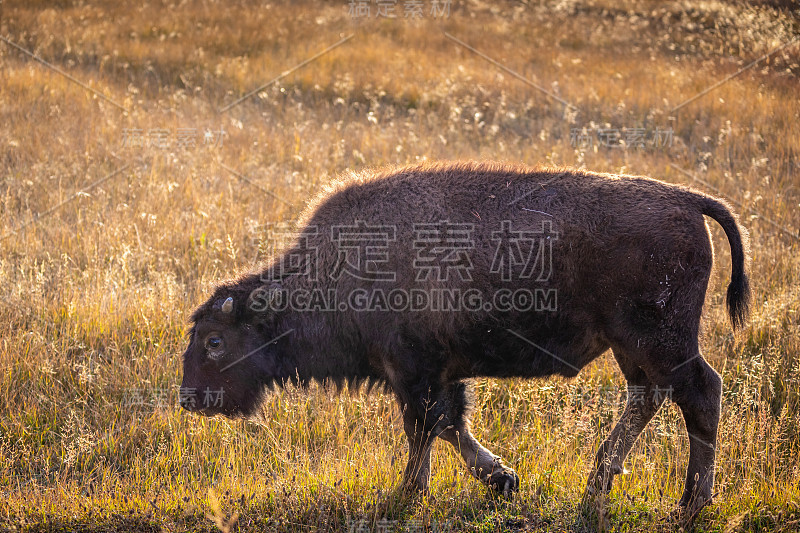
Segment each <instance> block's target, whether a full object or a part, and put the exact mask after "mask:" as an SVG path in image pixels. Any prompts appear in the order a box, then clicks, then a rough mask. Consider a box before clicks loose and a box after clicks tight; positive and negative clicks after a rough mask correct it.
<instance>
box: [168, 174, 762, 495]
mask: <svg viewBox="0 0 800 533" xmlns="http://www.w3.org/2000/svg"><path fill="white" fill-rule="evenodd" d="M704 215H705V216H708V217H711V218H713V219H714V220H716V221H717V223H719V224H720V225H721V226H722V228H723V230H724V231H725V234H726V236H727V238H728V242H729V244H730V249H731V262H732V275H731V281H730V284H729V285H728V289H727V309H728V313H729V315H730V319H731V321H732V325H733V328H734V329H737V328H740V327H741V326H742V325H743V324H744V322H745V320H746V318H747V314H748V308H749V294H750V289H749V283H748V278H747V275H746V273H745V263H746V253H747V235H746V232H745V231H744V230H743V229H742V228H740V227H739V225H738V224H737V221H736V217H735V216H734V215H733V214H732V213H731V209H730V207H729V206H728V205H727V204H726V203H725V202H724V201H722V200H720V199H718V198H713V197H711V196H708V195H705V194H703V193H701V192H698V191H695V190H692V189H690V188H688V187H683V186H677V185H672V184H668V183H664V182H661V181H658V180H655V179H650V178H646V177H639V176H622V175H611V174H599V173H592V172H586V171H583V170H573V169H569V170H564V169H546V168H531V167H526V166H514V165H507V164H501V163H487V162H484V163H463V162H460V163H438V164H424V165H421V166H411V167H405V168H400V169H394V170H386V171H380V172H377V171H376V172H363V173H351V174H349V175H348V176H346V177H343V178H341V179H339V180H337V181H335V182H334V183H333V184H332V185H329V186H328V187H327V190H326V191H325V192H324V193H323V194H321V195H320V196H319V197H318V198H317V199H316V200H315V201H313V202H312V203H311V204H310V206H309V207H308V208H307V210H306V212H305V214H304V215H303V217H302V218H301V220H300V222H299V224H298V225H297V226H296V230H295V231H294V233H293V235H294V238H293V241H292V244H291V246H289V247H288V248H287V249H286V250H285V251H284V252H283V253H282V254H281V255H280V256H278V257H276V258H274V259H273V260H272V261H271V263H269V264H268V265H267V266H266V267H265V268H264V269H263V270H261V271H260V272H257V273H252V274H248V275H244V276H242V277H240V278H238V279H236V280H234V281H231V282H227V283H223V284H221V285H220V286H218V287H217V288H216V290H215V291H214V294H213V295H212V296H211V298H209V299H208V301H206V302H205V303H204V304H202V305H201V306H200V307H199V308H198V309H197V310H196V311H195V312H194V314H193V315H192V318H191V319H192V321H193V326H192V328H191V331H190V342H189V346H188V348H187V350H186V352H185V353H184V354H183V367H184V376H183V383H182V385H181V400H180V401H181V405H182V406H183V407H185V408H187V409H189V410H192V411H197V412H199V413H201V414H203V415H214V414H223V415H226V416H229V417H236V416H243V417H246V416H249V415H251V414H253V413H254V411H256V410H257V408H258V406H259V402H260V400H261V399H262V398H263V396H264V394H265V393H266V392H267V390H269V389H272V388H273V386H275V385H277V386H279V387H280V386H282V385H284V384H286V383H295V384H301V385H302V384H304V383H308V382H310V381H312V380H316V381H320V382H330V383H334V384H337V385H340V386H341V385H343V384H344V383H349V384H351V385H352V384H363V383H364V382H367V383H369V384H370V385H374V384H382V385H383V386H384V387H386V389H388V390H390V391H392V392H393V394H394V395H396V397H397V400H398V402H399V405H400V408H401V410H402V417H403V422H404V429H405V433H406V435H407V437H408V442H409V459H408V464H407V466H406V469H405V473H404V486H407V487H411V488H416V489H421V490H426V489H427V487H428V484H429V480H430V453H431V445H432V441H433V440H434V439H435V438H436V437H439V438H442V439H444V440H445V441H447V442H449V443H451V444H452V445H453V446H454V447H455V449H456V450H458V451H459V452H460V453H461V455H462V457H463V459H464V461H466V463H467V465H468V466H469V467H470V472H472V473H473V475H474V476H475V477H477V478H479V479H480V480H482V481H483V482H484V483H486V484H487V485H489V486H490V487H492V488H494V489H495V490H497V491H500V492H502V493H504V494H510V493H513V492H514V491H515V490H517V488H518V486H519V478H518V476H517V474H516V473H515V472H514V470H513V469H512V468H511V467H509V466H508V465H507V464H506V463H504V462H503V460H502V459H501V458H500V457H498V456H497V455H495V454H493V453H492V452H490V451H489V450H488V449H487V448H485V447H484V446H483V445H482V444H481V443H479V442H478V441H477V440H476V439H475V438H474V437H473V436H472V434H471V432H470V409H471V399H470V398H471V386H470V379H471V378H475V377H489V378H510V377H515V378H535V377H543V376H550V375H556V374H557V375H561V376H566V377H572V376H575V375H577V374H578V372H579V371H580V369H582V368H583V367H585V366H586V365H588V364H589V363H591V362H592V361H593V360H594V359H595V358H597V357H598V356H599V355H601V354H602V353H604V352H605V351H606V350H608V349H609V348H610V349H611V351H612V353H613V356H614V358H615V359H616V361H617V363H618V364H619V367H620V369H621V370H622V373H623V374H624V376H625V379H626V380H627V384H628V400H627V404H626V406H625V409H624V412H623V414H622V417H621V419H620V420H619V422H618V423H617V424H616V426H615V427H614V429H613V430H612V432H611V434H610V435H609V437H608V438H607V439H606V440H605V441H604V442H603V443H602V445H601V446H600V449H599V451H598V452H597V456H596V460H595V463H594V467H593V470H592V472H591V474H590V477H589V482H588V492H589V493H590V494H593V493H597V492H603V491H608V490H610V487H611V484H612V481H613V479H614V476H616V475H617V474H620V473H621V472H622V471H623V462H624V461H625V457H626V455H627V454H628V452H629V451H630V450H631V447H632V446H633V444H634V442H635V441H636V439H637V437H638V435H639V434H640V433H641V431H642V430H643V429H644V427H645V426H646V425H647V423H648V421H649V420H650V419H651V418H652V417H653V415H654V414H655V413H656V412H657V411H658V409H659V407H660V405H661V404H662V403H663V400H664V398H665V397H666V396H667V395H668V394H666V393H665V392H664V391H667V390H668V391H670V393H669V395H670V396H671V399H672V400H673V401H674V402H675V403H677V405H678V406H679V407H680V409H681V411H682V413H683V417H684V420H685V422H686V429H687V432H688V434H689V440H690V449H689V462H688V466H687V469H686V480H685V485H684V491H683V496H682V497H681V499H680V502H679V504H680V505H681V506H682V507H684V508H685V507H686V506H690V507H691V508H692V509H699V508H700V507H702V506H703V505H705V504H707V503H708V502H710V500H711V497H712V487H713V483H714V461H715V449H716V441H717V425H718V423H719V417H720V395H721V387H722V380H721V379H720V376H719V374H717V372H715V371H714V369H713V368H712V367H711V366H709V364H708V363H707V362H706V361H705V359H703V357H702V355H701V353H700V350H699V347H698V332H699V327H700V318H701V313H702V309H703V303H704V299H705V296H706V289H707V286H708V281H709V276H710V273H711V268H712V263H713V251H712V246H711V242H710V240H709V235H708V228H707V227H706V224H705V219H704V218H703V216H704ZM200 391H205V392H206V393H208V391H219V394H217V395H212V396H213V401H203V402H200V401H199V399H198V398H197V397H193V396H192V394H193V393H199V392H200ZM632 391H637V395H636V396H635V397H634V395H633V394H632ZM204 398H205V400H208V394H206V395H204Z"/></svg>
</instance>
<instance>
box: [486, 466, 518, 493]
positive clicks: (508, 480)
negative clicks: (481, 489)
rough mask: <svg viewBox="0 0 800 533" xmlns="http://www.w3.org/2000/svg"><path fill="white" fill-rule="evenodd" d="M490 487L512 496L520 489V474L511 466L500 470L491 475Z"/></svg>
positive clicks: (497, 491)
mask: <svg viewBox="0 0 800 533" xmlns="http://www.w3.org/2000/svg"><path fill="white" fill-rule="evenodd" d="M489 487H490V488H491V489H492V490H493V491H495V492H496V493H498V494H502V495H503V496H504V497H506V498H510V497H512V496H513V495H514V493H515V492H517V490H519V476H518V475H517V473H516V472H514V471H513V470H511V469H510V468H508V469H503V470H498V471H497V472H495V473H494V474H492V475H491V476H490V477H489Z"/></svg>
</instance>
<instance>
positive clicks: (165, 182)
mask: <svg viewBox="0 0 800 533" xmlns="http://www.w3.org/2000/svg"><path fill="white" fill-rule="evenodd" d="M127 4H128V3H125V2H71V1H68V0H64V1H59V2H35V1H24V2H20V1H12V2H5V3H4V4H3V5H2V19H0V35H2V37H3V39H4V40H3V42H0V65H2V68H0V124H2V126H0V228H2V234H1V235H0V239H2V240H0V246H1V248H0V249H1V250H2V251H1V252H0V369H1V370H2V372H0V529H12V530H13V529H21V530H33V531H35V530H54V531H56V530H58V531H60V530H70V531H74V530H87V531H157V530H159V529H163V530H165V531H183V530H203V531H214V530H218V529H223V530H226V529H233V530H253V529H269V530H273V529H274V530H284V531H301V530H317V529H321V530H347V529H350V530H352V531H356V530H360V531H364V530H370V531H373V530H380V531H386V530H389V529H391V528H393V527H395V528H398V529H402V528H405V529H406V530H412V531H414V530H416V531H421V530H429V529H438V530H447V529H451V530H463V531H497V530H553V531H555V530H558V531H564V530H569V531H583V530H595V529H601V530H609V531H672V530H675V529H676V528H678V527H680V526H681V523H679V522H676V521H674V520H673V518H672V517H671V514H670V513H671V512H672V511H673V510H674V504H675V502H676V500H677V499H678V498H679V496H680V491H681V488H682V478H683V472H684V469H685V466H686V462H687V453H688V439H687V436H686V434H685V431H684V427H683V422H682V419H681V417H680V412H679V410H678V409H677V407H676V406H675V405H672V404H668V405H666V406H665V407H664V408H662V410H661V411H660V413H659V414H658V415H657V417H656V418H655V419H654V420H653V421H652V422H651V423H650V425H649V426H648V428H647V429H646V431H645V432H644V434H643V435H642V437H641V438H640V440H639V442H638V443H637V445H636V447H635V448H634V450H633V452H632V454H631V456H630V458H629V461H628V468H629V470H630V471H631V473H630V474H628V475H624V476H620V477H619V478H618V481H617V483H616V485H615V487H614V490H613V491H612V492H611V494H610V495H609V496H608V497H607V498H606V499H605V501H600V502H595V503H594V504H592V505H589V506H586V507H583V506H582V505H581V501H582V494H583V490H584V486H585V478H586V476H587V475H588V472H589V468H590V465H591V461H592V460H593V457H594V453H595V450H596V449H597V447H598V445H599V443H600V442H601V441H602V439H603V438H604V437H605V436H606V434H607V433H608V432H609V431H610V429H611V427H612V425H613V423H614V420H615V419H616V418H617V417H618V416H619V414H620V412H621V408H622V405H623V402H624V398H625V390H624V381H623V379H622V376H621V374H620V372H619V371H618V369H617V367H616V364H615V363H614V361H613V359H612V357H611V356H610V354H605V355H604V356H602V357H601V358H600V359H599V360H598V361H597V362H595V363H594V364H592V365H591V366H590V367H588V368H587V369H585V370H584V372H583V373H582V374H580V376H579V377H578V378H576V379H573V380H562V379H551V380H544V381H530V382H523V381H494V380H479V381H478V382H477V387H478V406H477V410H476V415H475V421H474V428H475V432H476V435H477V437H478V438H479V439H480V440H481V441H482V442H485V443H487V445H488V446H489V447H490V448H492V449H493V450H495V451H496V452H498V453H500V454H501V455H503V456H504V457H505V458H506V459H507V460H508V461H509V463H510V464H512V465H513V466H514V467H515V468H516V470H517V472H518V473H519V474H520V475H521V477H522V479H523V483H522V487H521V490H520V492H519V494H518V495H517V497H516V498H515V499H513V500H512V501H504V500H501V499H497V498H494V497H493V496H492V495H491V494H489V493H488V492H487V491H486V489H485V488H484V487H483V486H481V485H480V484H478V483H477V482H475V481H474V480H473V479H472V478H471V477H470V476H469V474H468V473H467V472H466V469H465V468H464V466H463V464H462V462H461V460H460V458H459V457H457V455H456V454H455V453H453V451H452V450H451V449H449V447H448V446H446V445H443V444H437V446H436V448H435V450H434V475H433V482H432V490H431V493H430V495H429V496H428V497H426V498H424V499H421V500H413V499H412V500H409V499H404V498H402V497H400V496H399V495H398V493H397V492H396V491H394V487H396V486H397V484H398V482H399V480H400V474H401V469H402V467H403V464H404V458H405V456H406V455H407V448H406V442H405V437H404V435H403V432H402V422H401V420H400V418H399V414H398V412H397V410H396V408H395V405H394V401H393V400H392V398H391V397H390V396H388V395H386V394H382V393H380V392H373V393H371V394H366V393H365V392H364V391H355V392H354V393H353V394H351V395H343V396H339V395H335V394H333V393H331V392H330V391H327V390H325V389H324V388H322V387H319V386H313V387H312V388H311V390H310V391H308V392H298V391H286V392H285V393H283V394H279V395H276V396H274V397H272V398H270V399H269V401H268V402H267V403H266V404H265V406H264V419H265V420H266V422H265V423H264V424H261V425H259V424H255V423H251V422H239V421H229V420H225V419H217V418H214V419H204V418H200V417H197V416H193V415H190V414H188V413H185V412H181V410H179V409H178V408H176V399H177V388H178V385H179V383H180V379H181V361H180V354H181V353H182V351H183V349H184V348H185V345H186V337H185V333H186V329H187V320H188V317H189V315H190V313H191V311H192V309H193V308H194V307H195V306H196V305H197V304H198V303H200V302H201V301H203V300H204V299H205V298H206V297H207V295H208V293H209V290H210V289H211V287H213V285H214V283H215V282H217V281H219V280H221V279H224V278H229V277H232V276H233V275H235V274H236V273H239V272H243V271H246V270H248V269H251V268H252V267H253V266H254V265H255V264H257V263H258V262H259V261H263V260H265V259H266V258H267V256H268V254H269V253H270V252H271V251H272V248H271V244H270V243H266V242H264V241H263V238H262V237H261V236H262V235H263V234H264V228H265V227H266V226H267V225H268V224H270V223H277V222H281V221H291V220H292V219H293V218H294V217H296V216H297V214H298V213H299V212H300V210H301V209H302V206H303V204H304V202H306V201H307V200H308V199H309V198H310V197H312V196H313V195H314V194H315V193H316V192H317V191H318V190H320V188H321V186H322V185H323V184H325V183H326V182H327V181H329V180H331V179H333V178H334V176H336V175H337V173H340V172H343V171H345V170H346V169H359V168H363V167H371V166H382V165H394V164H405V163H412V162H417V161H421V160H437V159H495V160H506V161H515V162H526V163H530V164H535V163H542V164H550V165H572V166H577V167H585V168H587V169H591V170H596V171H608V172H623V173H632V174H642V175H648V176H652V177H655V178H659V179H662V180H666V181H668V182H674V183H682V184H689V185H694V186H696V187H698V188H699V189H701V190H705V191H707V192H710V193H713V194H719V195H722V196H724V197H726V198H728V199H729V200H730V201H731V202H732V203H733V204H734V205H735V206H736V210H737V211H738V212H739V213H740V214H741V217H742V221H743V224H744V225H745V226H746V227H747V228H748V229H749V231H750V234H751V238H752V263H751V265H750V272H751V274H752V276H751V279H752V285H753V290H754V306H753V314H752V319H751V321H750V323H749V325H747V326H746V327H745V329H744V331H743V332H741V333H740V334H738V335H737V336H736V337H734V336H733V334H732V332H731V329H730V326H729V324H728V320H727V318H726V315H725V312H724V306H723V297H724V288H725V286H726V285H727V280H728V276H729V272H730V270H729V265H730V257H729V252H728V250H729V248H728V244H727V241H726V240H725V237H724V235H723V233H722V231H721V230H720V229H719V228H718V227H717V226H716V225H715V224H711V225H710V226H711V234H712V238H713V241H714V244H715V249H716V250H717V262H716V265H715V273H714V277H713V279H712V283H711V286H710V289H709V293H708V298H707V302H706V310H705V315H704V319H703V324H702V325H703V332H702V338H701V342H702V347H703V350H704V354H705V357H706V358H707V359H708V361H709V362H710V364H711V365H712V366H713V367H714V368H715V369H716V370H717V371H719V372H720V373H721V374H722V376H723V379H724V394H723V411H722V422H721V427H720V431H719V447H718V451H717V454H718V474H717V484H716V491H717V496H716V501H715V505H714V506H712V507H710V508H707V509H705V510H704V511H703V512H702V514H701V515H700V516H699V517H698V519H697V521H696V522H695V524H694V527H695V528H696V529H697V530H699V531H726V532H728V531H756V530H776V531H796V530H800V415H799V414H798V413H800V355H799V354H800V258H799V257H800V256H799V255H798V249H799V248H800V234H798V228H800V178H799V176H800V99H799V98H798V94H800V82H798V75H800V42H798V41H796V40H795V39H797V38H798V36H800V21H799V20H798V18H797V15H796V14H794V15H793V14H792V13H790V12H789V11H786V10H785V9H784V10H783V11H781V10H777V9H776V8H774V7H770V5H771V4H772V3H770V2H759V3H758V4H759V5H757V6H756V5H752V4H747V5H745V4H737V3H731V2H718V1H713V0H710V1H703V2H690V1H670V2H660V1H651V0H645V1H640V2H631V1H615V0H595V1H592V2H575V1H570V0H562V1H542V2H537V1H528V2H491V3H490V2H478V1H472V2H458V1H455V2H452V3H450V6H449V10H448V11H446V12H445V11H443V9H444V5H439V4H436V3H434V2H432V1H428V0H424V1H423V2H421V3H420V4H421V5H422V12H421V16H419V17H414V18H406V17H405V16H404V14H405V10H406V9H409V8H408V4H413V2H398V3H397V7H396V8H395V9H396V14H397V15H398V16H397V17H396V18H389V17H387V16H384V15H385V14H384V13H380V14H379V13H377V10H378V9H379V8H378V6H377V4H375V3H372V4H371V13H370V16H362V15H361V14H359V13H356V12H353V13H351V12H350V6H349V4H348V3H347V2H345V1H334V2H324V3H323V2H292V3H289V2H286V3H272V4H261V3H255V2H253V3H250V2H212V1H197V2H180V3H159V2H151V1H148V0H143V1H140V2H135V3H130V5H127ZM778 4H783V5H784V6H786V5H791V2H789V3H787V2H779V3H778ZM437 10H438V11H437ZM351 35H352V37H349V36H351ZM348 37H349V38H348ZM342 39H347V40H346V41H344V42H342V43H340V44H339V46H337V47H336V48H334V49H332V50H330V51H329V52H327V53H325V54H323V55H321V56H320V57H318V58H317V59H315V60H313V61H311V62H310V63H308V64H306V65H303V66H301V67H300V68H298V69H296V70H294V71H291V72H289V73H288V74H287V75H286V76H285V77H283V78H281V79H280V80H278V81H277V82H275V83H272V84H270V85H268V86H266V87H264V88H263V90H261V91H257V92H256V93H255V94H253V95H252V96H250V97H249V98H247V99H245V100H243V101H241V102H239V103H236V101H237V99H239V98H240V97H242V96H244V95H246V94H247V93H248V92H250V91H252V90H254V89H257V88H259V87H260V86H262V85H264V84H265V83H267V82H269V81H270V80H272V79H274V78H275V77H276V76H278V75H279V74H281V73H283V72H286V71H287V70H289V69H292V68H293V67H295V66H297V65H299V64H301V63H302V62H303V61H304V60H306V59H308V58H311V57H313V56H314V55H315V54H318V53H319V52H321V51H323V50H325V49H326V48H328V47H330V46H332V45H334V44H335V43H337V42H339V41H340V40H342ZM793 40H794V41H793ZM459 41H462V42H463V44H462V42H459ZM11 43H14V44H17V45H19V46H20V47H23V48H24V49H26V50H30V51H32V52H34V53H35V54H36V55H37V56H38V57H39V58H41V59H42V60H44V61H46V62H47V63H48V64H49V65H51V66H53V67H56V68H57V69H60V70H61V71H63V72H64V73H66V74H69V75H70V76H72V77H74V79H75V80H78V81H79V82H80V83H81V84H85V85H86V87H84V86H82V85H80V84H78V83H75V82H73V81H71V80H70V79H68V78H67V77H65V76H64V75H61V74H60V73H58V72H56V71H54V70H53V69H52V68H49V67H48V66H46V65H44V64H42V63H40V62H38V61H37V60H35V59H33V58H31V57H30V56H28V55H26V54H25V53H24V52H22V51H20V50H18V49H17V48H15V47H14V46H13V45H12V44H11ZM787 43H789V44H788V46H784V45H787ZM468 46H469V47H473V48H474V49H476V50H478V51H479V52H481V53H482V54H485V55H486V56H487V57H489V58H492V59H493V60H495V61H496V62H497V64H493V63H491V62H490V61H489V60H487V59H486V58H484V57H482V56H480V55H478V54H476V53H474V52H473V51H472V50H470V49H469V48H468ZM780 47H783V48H781V49H780V50H778V51H777V52H775V53H774V54H771V55H769V56H768V57H766V58H763V59H762V60H761V61H759V62H758V63H755V64H752V65H750V63H751V62H752V61H753V60H756V59H758V58H761V57H762V56H764V55H766V54H768V53H770V52H772V51H774V50H776V49H778V48H780ZM748 65H750V66H749V68H747V69H745V70H744V71H742V72H741V73H738V75H736V76H733V77H731V79H729V80H727V81H725V82H724V83H721V84H719V85H718V86H715V85H716V84H717V83H718V82H722V81H723V80H725V79H726V78H727V77H729V76H732V75H734V74H737V72H738V71H739V70H740V69H743V68H745V67H748ZM505 69H510V70H505ZM514 73H516V74H518V75H519V76H521V77H523V78H525V79H526V80H528V81H527V82H526V81H523V80H520V79H518V78H517V77H516V76H515V74H514ZM532 84H535V85H537V86H538V87H539V88H537V87H534V86H533V85H532ZM709 88H711V89H712V90H711V91H709V92H706V93H703V91H704V90H706V89H709ZM540 89H543V90H540ZM543 91H547V92H549V93H551V94H550V95H548V94H545V92H543ZM698 95H699V96H698ZM562 100H563V101H562ZM565 102H566V103H565ZM234 103H236V105H233V106H232V107H229V108H228V109H225V110H224V111H221V108H224V107H226V106H230V105H231V104H234ZM359 528H361V529H359Z"/></svg>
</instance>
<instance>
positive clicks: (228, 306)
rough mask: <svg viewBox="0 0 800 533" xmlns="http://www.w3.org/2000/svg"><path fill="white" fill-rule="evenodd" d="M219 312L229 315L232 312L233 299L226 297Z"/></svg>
mask: <svg viewBox="0 0 800 533" xmlns="http://www.w3.org/2000/svg"><path fill="white" fill-rule="evenodd" d="M220 310H221V311H222V312H223V313H230V312H231V311H233V298H232V297H230V296H228V297H227V298H226V299H225V301H224V302H222V307H220Z"/></svg>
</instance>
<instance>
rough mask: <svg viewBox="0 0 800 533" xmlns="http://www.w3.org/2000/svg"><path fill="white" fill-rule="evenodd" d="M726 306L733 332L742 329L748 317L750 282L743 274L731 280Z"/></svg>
mask: <svg viewBox="0 0 800 533" xmlns="http://www.w3.org/2000/svg"><path fill="white" fill-rule="evenodd" d="M727 304H728V316H730V317H731V324H733V329H734V331H735V330H738V329H742V328H743V327H744V325H745V322H747V318H748V317H749V316H750V280H748V279H747V274H745V273H744V272H742V273H741V274H739V275H738V276H733V277H732V278H731V282H730V284H728V297H727Z"/></svg>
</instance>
